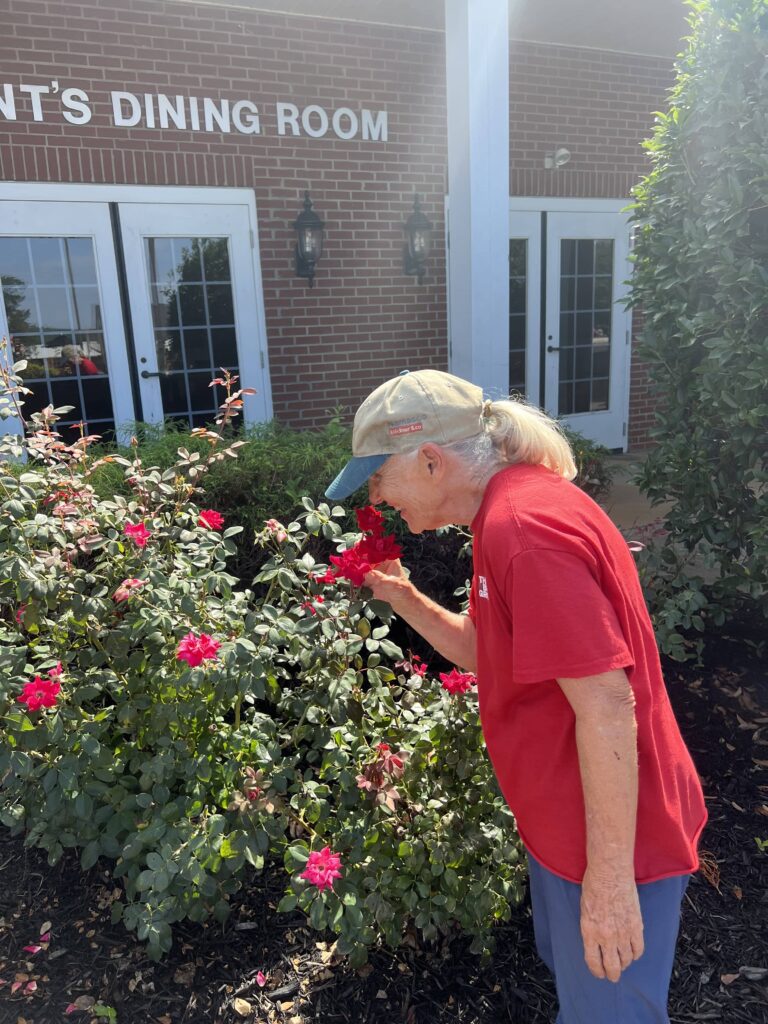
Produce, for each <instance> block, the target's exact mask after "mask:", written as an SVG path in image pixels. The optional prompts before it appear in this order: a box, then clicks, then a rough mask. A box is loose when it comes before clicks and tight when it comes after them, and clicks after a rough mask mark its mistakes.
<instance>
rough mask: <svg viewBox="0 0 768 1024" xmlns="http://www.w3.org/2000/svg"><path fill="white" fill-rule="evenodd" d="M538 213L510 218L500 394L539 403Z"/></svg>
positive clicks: (520, 213)
mask: <svg viewBox="0 0 768 1024" xmlns="http://www.w3.org/2000/svg"><path fill="white" fill-rule="evenodd" d="M540 281H541V214H540V213H533V212H530V211H521V210H512V211H511V212H510V215H509V381H508V386H506V387H502V389H501V390H502V391H503V392H505V393H506V392H508V393H509V394H519V395H522V396H523V397H525V398H527V399H528V400H529V401H530V402H533V403H534V404H535V405H539V403H540V394H539V391H540V379H541V359H540V352H539V350H540V340H541V284H540Z"/></svg>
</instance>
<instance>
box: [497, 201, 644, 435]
mask: <svg viewBox="0 0 768 1024" xmlns="http://www.w3.org/2000/svg"><path fill="white" fill-rule="evenodd" d="M569 207H570V208H569ZM611 207H613V208H611ZM629 276H630V266H629V226H628V221H627V217H626V215H625V214H623V213H621V212H620V204H619V203H614V202H612V201H607V200H594V201H591V200H568V199H559V200H552V199H549V200H546V199H512V200H511V202H510V217H509V339H508V340H509V381H508V382H507V384H508V388H509V390H510V392H520V393H522V394H524V395H525V397H526V398H528V400H529V401H531V402H533V403H534V404H536V405H540V406H542V407H543V408H545V409H546V410H547V411H548V412H549V413H551V414H552V415H554V416H557V417H558V418H559V419H561V420H563V422H565V423H566V424H567V425H568V426H569V427H572V428H573V429H574V430H578V431H579V433H581V434H583V435H584V436H585V437H588V438H590V439H591V440H593V441H597V442H599V443H600V444H604V445H606V447H608V448H622V449H625V448H626V446H627V414H628V409H629V354H630V350H629V341H630V328H631V314H630V313H629V312H628V311H627V310H626V309H625V308H624V303H623V299H624V298H625V297H626V296H627V293H628V286H627V284H626V281H627V279H628V277H629Z"/></svg>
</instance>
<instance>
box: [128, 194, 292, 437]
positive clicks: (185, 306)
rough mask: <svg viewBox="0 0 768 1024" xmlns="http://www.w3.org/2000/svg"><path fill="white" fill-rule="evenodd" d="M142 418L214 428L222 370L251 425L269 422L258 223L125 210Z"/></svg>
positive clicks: (214, 212) (155, 207)
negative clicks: (232, 379) (234, 383)
mask: <svg viewBox="0 0 768 1024" xmlns="http://www.w3.org/2000/svg"><path fill="white" fill-rule="evenodd" d="M119 214H120V225H121V232H122V240H123V251H124V253H125V265H126V278H127V284H128V294H129V296H130V306H131V316H132V322H133V333H134V343H135V349H136V358H137V361H138V373H139V386H140V390H141V403H142V417H143V419H144V420H145V421H147V422H150V423H160V422H162V421H163V420H165V419H178V420H182V421H184V422H186V423H188V424H189V425H190V426H203V425H205V424H208V423H211V422H212V421H213V419H214V418H215V414H216V411H217V409H218V407H219V405H220V404H221V402H222V400H223V398H224V397H225V395H224V392H223V389H222V388H220V387H219V386H214V387H211V386H210V384H211V381H212V380H213V379H214V378H216V377H221V372H220V371H221V369H222V368H223V369H227V370H230V371H232V372H233V373H237V374H238V375H239V378H240V386H242V387H253V388H256V391H257V393H256V394H255V395H253V396H249V397H248V398H246V400H245V406H244V409H243V414H244V419H245V421H246V423H256V422H260V421H263V420H266V419H269V418H270V417H271V415H272V408H271V402H270V389H269V378H268V371H267V359H266V331H265V327H264V311H263V308H262V306H261V302H260V295H261V283H260V278H259V268H258V261H257V260H255V259H254V242H253V240H254V238H255V230H256V226H255V224H253V225H252V224H251V223H250V210H249V207H248V205H246V204H245V203H244V204H242V205H240V204H236V203H233V204H232V205H224V204H222V205H210V206H209V205H204V204H194V205H191V204H190V205H185V204H179V203H173V204H169V203H161V202H158V203H145V202H143V203H120V205H119Z"/></svg>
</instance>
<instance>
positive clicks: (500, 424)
mask: <svg viewBox="0 0 768 1024" xmlns="http://www.w3.org/2000/svg"><path fill="white" fill-rule="evenodd" d="M352 448H353V452H354V457H353V458H352V459H351V460H350V462H349V463H347V465H346V466H345V468H344V469H343V470H342V472H341V473H340V474H339V476H338V477H337V478H336V480H334V482H333V483H332V484H331V486H330V487H329V488H328V491H327V495H328V497H330V498H333V499H341V498H344V497H347V496H348V495H350V494H351V493H352V492H353V491H355V490H357V488H358V487H360V486H361V485H362V484H363V483H364V482H365V481H366V480H368V481H369V489H370V496H371V501H372V502H373V503H374V504H376V503H379V502H385V503H387V504H388V505H391V506H392V507H393V508H394V509H396V510H397V511H398V512H399V513H400V515H401V516H402V518H403V519H404V520H405V522H406V523H407V525H408V528H409V529H410V530H411V532H413V533H421V532H422V530H434V529H436V528H437V527H440V526H447V525H448V524H450V523H454V524H460V525H466V526H469V527H470V529H471V531H472V534H473V538H474V545H473V559H474V575H473V580H472V588H471V593H470V604H469V614H468V615H459V614H455V613H453V612H450V611H448V610H446V609H445V608H442V607H441V606H439V605H437V604H435V603H434V602H433V601H431V600H430V599H429V598H428V597H426V596H425V595H424V594H422V593H420V592H419V591H418V590H417V589H416V587H414V585H413V584H412V583H411V582H410V580H409V578H408V576H407V574H406V573H405V572H404V571H403V569H402V567H401V565H400V564H399V563H397V562H392V563H387V564H385V565H382V566H379V567H378V569H376V570H374V571H372V572H370V574H369V575H368V576H367V577H366V583H367V585H368V586H369V587H370V588H371V590H372V591H373V593H374V595H375V596H376V597H377V598H381V599H383V600H386V601H388V602H389V604H390V605H391V606H392V608H393V609H394V611H395V612H396V613H397V614H398V615H399V616H401V617H402V618H403V619H405V620H406V621H407V622H408V623H410V624H411V626H412V627H413V628H414V629H416V630H417V631H418V632H419V633H420V634H421V635H422V636H423V637H424V638H425V639H426V640H427V641H428V642H429V643H430V644H431V645H432V646H433V647H435V648H436V649H437V650H438V651H440V653H441V654H443V655H444V656H445V657H446V658H447V659H449V660H450V661H452V662H454V663H455V664H456V665H459V666H461V667H463V668H465V669H472V670H474V671H476V672H477V682H478V693H479V701H480V717H481V721H482V726H483V732H484V735H485V739H486V743H487V747H488V753H489V755H490V758H491V761H492V763H493V767H494V771H495V773H496V776H497V778H498V781H499V785H500V787H501V790H502V792H503V793H504V796H505V798H506V800H507V802H508V803H509V806H510V808H511V809H512V811H513V812H514V814H515V817H516V819H517V824H518V829H519V832H520V837H521V839H522V841H523V843H524V844H525V846H526V849H527V851H528V854H529V867H530V887H531V900H532V905H533V919H534V929H535V934H536V943H537V947H538V950H539V954H540V955H541V957H542V959H543V960H544V961H545V962H546V963H547V965H548V966H549V967H550V969H551V970H552V972H553V973H554V976H555V982H556V986H557V992H558V998H559V1000H560V1014H559V1016H558V1018H557V1020H558V1022H559V1024H582V1022H585V1024H651V1022H653V1024H661V1022H666V1021H668V1020H669V1018H668V1015H667V1009H666V1005H667V992H668V988H669V979H670V975H671V971H672V963H673V959H674V950H675V943H676V941H677V933H678V927H679V919H680V904H681V900H682V897H683V894H684V892H685V888H686V885H687V883H688V879H689V877H690V874H691V872H693V871H695V870H696V869H697V867H698V860H697V854H696V844H697V840H698V836H699V834H700V832H701V830H702V828H703V826H704V822H705V820H706V810H705V806H704V799H703V795H702V791H701V786H700V783H699V779H698V777H697V774H696V770H695V768H694V766H693V763H692V761H691V758H690V755H689V753H688V751H687V749H686V747H685V745H684V743H683V740H682V738H681V736H680V732H679V730H678V727H677V723H676V721H675V718H674V715H673V712H672V708H671V706H670V703H669V699H668V697H667V693H666V689H665V686H664V680H663V678H662V674H661V667H660V663H659V657H658V652H657V648H656V643H655V639H654V635H653V629H652V627H651V622H650V619H649V616H648V612H647V609H646V606H645V602H644V599H643V594H642V591H641V588H640V583H639V580H638V576H637V571H636V568H635V565H634V561H633V558H632V555H631V553H630V551H629V549H628V547H627V543H626V541H625V540H624V538H623V537H622V536H621V534H620V533H619V531H618V530H617V529H616V527H615V526H614V525H613V523H612V522H611V521H610V519H609V518H608V517H607V516H606V514H605V513H604V512H603V511H602V510H601V509H600V508H599V507H598V506H597V505H596V504H595V503H594V502H593V501H592V500H591V499H590V498H589V497H588V496H587V495H586V494H584V493H583V491H581V490H580V489H579V488H578V487H576V486H574V485H573V484H572V483H571V482H570V481H571V480H572V479H573V477H574V476H575V475H576V469H575V466H574V462H573V456H572V454H571V451H570V448H569V446H568V443H567V441H566V440H565V439H564V437H563V436H562V435H561V433H560V432H559V430H558V428H557V425H556V424H555V423H554V422H553V421H552V420H550V419H549V418H548V417H547V416H546V415H545V414H544V413H542V412H540V411H539V410H537V409H535V408H532V407H530V406H528V405H525V404H524V403H522V402H516V401H489V400H485V401H484V400H483V394H482V392H481V390H480V389H479V388H478V387H476V386H475V385H473V384H470V383H469V382H467V381H464V380H460V379H459V378H457V377H453V376H451V375H450V374H447V373H442V372H440V371H437V370H419V371H417V372H414V373H404V374H401V375H400V376H399V377H396V378H394V379H393V380H389V381H387V382H386V383H385V384H382V385H381V386H380V387H379V388H377V389H376V390H375V391H374V392H373V393H372V394H371V395H369V397H368V398H367V399H366V400H365V401H364V402H363V404H362V405H361V406H360V408H359V410H358V412H357V415H356V416H355V423H354V430H353V436H352ZM611 983H614V984H611Z"/></svg>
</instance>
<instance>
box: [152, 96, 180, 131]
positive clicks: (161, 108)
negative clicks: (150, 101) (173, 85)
mask: <svg viewBox="0 0 768 1024" xmlns="http://www.w3.org/2000/svg"><path fill="white" fill-rule="evenodd" d="M173 98H174V100H175V101H176V102H175V103H172V102H171V98H170V96H166V95H165V94H164V93H162V92H161V93H160V94H159V96H158V97H157V119H158V121H159V122H160V127H161V128H168V127H169V123H168V119H169V118H170V119H171V121H173V126H174V128H186V127H187V116H186V114H185V112H184V97H183V96H174V97H173Z"/></svg>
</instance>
